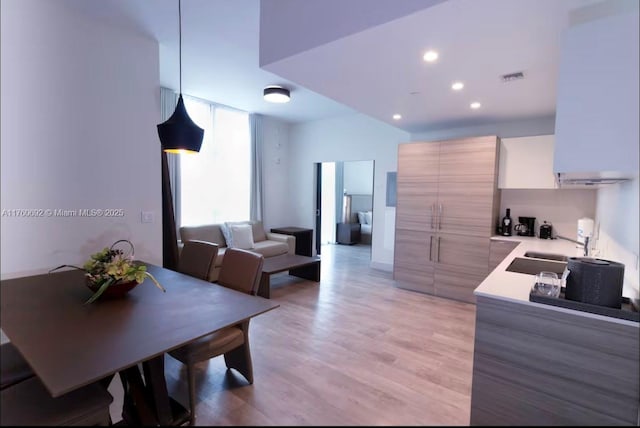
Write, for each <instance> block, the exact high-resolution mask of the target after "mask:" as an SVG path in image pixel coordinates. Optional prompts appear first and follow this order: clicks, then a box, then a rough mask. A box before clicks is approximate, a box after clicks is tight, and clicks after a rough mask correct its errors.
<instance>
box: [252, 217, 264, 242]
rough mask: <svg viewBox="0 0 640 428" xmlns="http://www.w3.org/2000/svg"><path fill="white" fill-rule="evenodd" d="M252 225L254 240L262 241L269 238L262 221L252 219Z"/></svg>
mask: <svg viewBox="0 0 640 428" xmlns="http://www.w3.org/2000/svg"><path fill="white" fill-rule="evenodd" d="M251 227H252V228H253V242H260V241H264V240H265V239H267V234H266V233H265V232H264V226H263V225H262V222H261V221H252V222H251Z"/></svg>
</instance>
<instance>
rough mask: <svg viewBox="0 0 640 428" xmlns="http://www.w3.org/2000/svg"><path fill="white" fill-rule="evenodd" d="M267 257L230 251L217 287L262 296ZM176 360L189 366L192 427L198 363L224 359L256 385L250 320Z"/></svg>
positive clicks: (176, 354) (181, 351)
mask: <svg viewBox="0 0 640 428" xmlns="http://www.w3.org/2000/svg"><path fill="white" fill-rule="evenodd" d="M263 263H264V256H262V255H261V254H258V253H253V252H251V251H247V250H242V249H239V248H227V249H226V251H225V253H224V259H223V261H222V266H221V267H220V275H219V277H218V281H217V283H218V284H219V285H222V286H224V287H227V288H231V289H233V290H236V291H240V292H242V293H247V294H251V295H253V296H255V295H256V293H257V292H258V286H259V285H260V277H261V276H262V265H263ZM169 355H171V356H172V357H173V358H175V359H176V360H178V361H180V362H181V363H183V364H185V365H186V366H187V377H188V383H189V406H190V410H191V420H190V424H191V425H194V424H195V420H196V412H195V407H196V406H195V402H196V389H195V368H194V365H195V364H196V363H199V362H202V361H207V360H210V359H211V358H215V357H217V356H219V355H224V360H225V364H226V365H227V368H228V369H232V368H233V369H236V370H237V371H238V372H240V373H241V374H242V375H243V376H244V377H245V378H246V379H247V381H248V382H249V384H252V383H253V365H252V363H251V352H250V349H249V320H247V321H244V322H242V323H240V324H237V325H234V326H232V327H227V328H225V329H222V330H219V331H216V332H215V333H212V334H209V335H207V336H204V337H202V338H200V339H196V340H194V341H193V342H190V343H188V344H187V345H185V346H183V347H181V348H178V349H175V350H173V351H170V352H169Z"/></svg>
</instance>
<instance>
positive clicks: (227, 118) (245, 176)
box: [180, 97, 251, 226]
mask: <svg viewBox="0 0 640 428" xmlns="http://www.w3.org/2000/svg"><path fill="white" fill-rule="evenodd" d="M184 104H185V107H186V108H187V111H188V112H189V116H190V117H191V119H192V120H193V121H194V122H195V123H196V124H197V125H198V126H199V127H201V128H203V129H204V140H203V142H202V148H201V149H200V152H199V153H196V154H181V155H180V211H181V226H194V225H199V224H212V223H222V222H225V221H238V220H248V219H249V215H250V211H249V210H250V195H251V187H250V186H251V185H250V180H251V139H250V132H249V114H248V113H246V112H241V111H238V110H231V109H226V108H224V107H220V106H217V105H214V104H210V103H207V102H204V101H201V100H198V99H195V98H190V97H184Z"/></svg>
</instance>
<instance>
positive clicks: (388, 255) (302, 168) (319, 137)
mask: <svg viewBox="0 0 640 428" xmlns="http://www.w3.org/2000/svg"><path fill="white" fill-rule="evenodd" d="M406 141H409V133H407V132H403V131H400V130H398V129H396V128H394V127H391V126H389V125H387V124H385V123H382V122H379V121H377V120H375V119H371V118H369V117H367V116H364V115H362V114H352V115H346V116H340V117H335V118H330V119H324V120H318V121H314V122H307V123H303V124H296V125H291V128H290V132H289V163H288V168H289V187H288V189H289V194H288V195H287V197H289V198H290V199H289V200H290V205H289V207H290V214H291V215H292V218H290V220H291V224H290V225H291V226H299V227H308V228H314V226H315V211H314V210H315V175H314V163H316V162H335V161H352V160H373V161H374V162H375V176H374V191H373V230H374V232H373V239H372V246H371V265H372V267H377V268H382V269H387V270H391V269H392V266H393V234H392V233H391V234H389V233H388V231H387V230H386V229H387V228H388V227H389V224H388V222H387V221H386V220H388V218H389V217H390V216H395V211H393V212H391V213H390V212H388V211H387V210H385V194H386V174H387V172H388V171H395V170H396V168H397V159H398V148H397V146H398V143H401V142H406ZM391 226H392V229H393V224H392V225H391ZM389 241H390V242H389Z"/></svg>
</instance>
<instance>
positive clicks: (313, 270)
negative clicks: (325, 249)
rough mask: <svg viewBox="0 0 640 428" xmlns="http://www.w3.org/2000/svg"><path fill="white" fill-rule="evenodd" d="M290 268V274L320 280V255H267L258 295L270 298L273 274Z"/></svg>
mask: <svg viewBox="0 0 640 428" xmlns="http://www.w3.org/2000/svg"><path fill="white" fill-rule="evenodd" d="M286 270H288V271H289V275H293V276H297V277H299V278H304V279H310V280H312V281H315V282H320V257H318V256H314V257H307V256H300V255H293V256H292V255H290V254H283V255H282V256H275V257H267V258H265V259H264V265H263V266H262V278H261V279H260V287H259V288H258V296H262V297H264V298H267V299H268V298H270V296H271V275H273V274H274V273H280V272H284V271H286Z"/></svg>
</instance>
